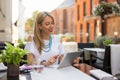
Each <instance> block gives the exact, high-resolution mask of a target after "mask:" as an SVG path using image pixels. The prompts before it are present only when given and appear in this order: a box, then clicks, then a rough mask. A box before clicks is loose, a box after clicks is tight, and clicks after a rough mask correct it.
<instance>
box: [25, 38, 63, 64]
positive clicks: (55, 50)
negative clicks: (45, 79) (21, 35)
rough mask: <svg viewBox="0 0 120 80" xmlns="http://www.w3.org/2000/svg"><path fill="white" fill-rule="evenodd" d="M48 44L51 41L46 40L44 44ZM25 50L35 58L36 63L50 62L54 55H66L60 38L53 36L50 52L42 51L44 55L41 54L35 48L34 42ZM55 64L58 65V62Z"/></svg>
mask: <svg viewBox="0 0 120 80" xmlns="http://www.w3.org/2000/svg"><path fill="white" fill-rule="evenodd" d="M48 43H49V40H44V44H48ZM25 49H26V50H28V51H29V53H32V54H33V55H34V56H35V60H36V61H40V62H41V61H43V60H46V61H48V59H49V58H50V57H52V56H54V55H57V54H64V53H65V52H64V50H63V47H62V44H61V43H60V38H59V37H58V36H52V45H51V49H50V51H49V52H45V51H43V50H42V53H41V54H40V53H39V52H38V50H37V48H36V46H35V43H34V40H32V41H31V42H27V43H26V46H25ZM55 64H58V60H57V61H56V62H55Z"/></svg>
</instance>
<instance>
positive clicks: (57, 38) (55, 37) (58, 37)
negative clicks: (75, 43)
mask: <svg viewBox="0 0 120 80" xmlns="http://www.w3.org/2000/svg"><path fill="white" fill-rule="evenodd" d="M52 38H53V40H54V41H58V42H60V39H61V38H60V36H59V35H52Z"/></svg>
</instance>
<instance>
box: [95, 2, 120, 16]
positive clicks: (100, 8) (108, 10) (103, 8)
mask: <svg viewBox="0 0 120 80" xmlns="http://www.w3.org/2000/svg"><path fill="white" fill-rule="evenodd" d="M111 14H115V15H120V6H119V5H118V4H117V2H114V3H106V2H101V3H100V4H99V5H97V6H96V7H95V8H94V9H93V15H95V16H100V17H101V18H103V17H104V16H105V15H111Z"/></svg>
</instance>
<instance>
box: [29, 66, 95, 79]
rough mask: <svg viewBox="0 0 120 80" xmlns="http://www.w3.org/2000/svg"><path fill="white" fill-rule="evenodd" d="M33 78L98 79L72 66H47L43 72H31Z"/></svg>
mask: <svg viewBox="0 0 120 80" xmlns="http://www.w3.org/2000/svg"><path fill="white" fill-rule="evenodd" d="M31 78H32V80H96V79H94V78H92V77H91V76H89V75H87V74H85V73H83V72H82V71H80V70H79V69H76V68H74V67H72V66H68V67H65V68H61V69H56V68H55V67H48V68H47V67H45V68H44V69H43V71H42V72H41V73H38V72H31Z"/></svg>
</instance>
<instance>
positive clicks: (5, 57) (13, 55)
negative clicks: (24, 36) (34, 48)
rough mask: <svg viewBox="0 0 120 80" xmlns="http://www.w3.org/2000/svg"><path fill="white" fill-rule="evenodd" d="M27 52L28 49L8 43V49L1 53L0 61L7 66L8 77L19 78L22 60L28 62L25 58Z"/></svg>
mask: <svg viewBox="0 0 120 80" xmlns="http://www.w3.org/2000/svg"><path fill="white" fill-rule="evenodd" d="M27 52H28V51H27V50H23V49H21V48H19V47H15V46H13V45H11V44H10V43H6V49H5V50H3V51H2V53H1V54H0V62H3V63H5V65H6V66H7V77H18V78H19V66H20V63H21V62H27V61H26V60H24V59H23V57H24V56H25V55H26V54H27ZM9 80H11V79H10V78H9Z"/></svg>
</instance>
